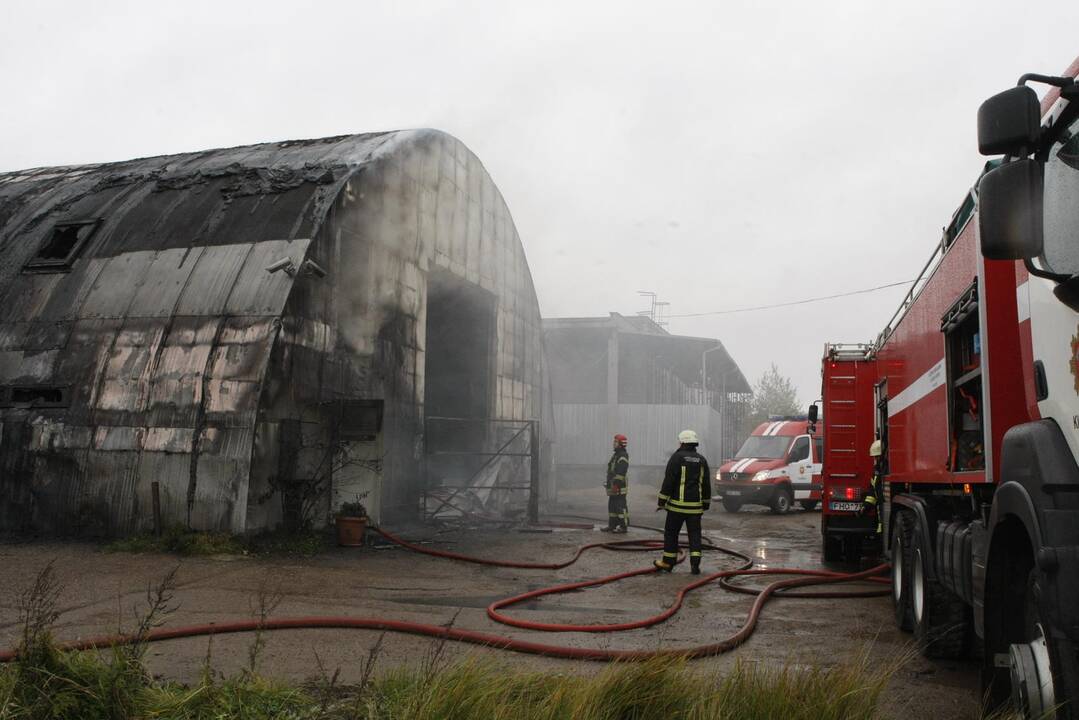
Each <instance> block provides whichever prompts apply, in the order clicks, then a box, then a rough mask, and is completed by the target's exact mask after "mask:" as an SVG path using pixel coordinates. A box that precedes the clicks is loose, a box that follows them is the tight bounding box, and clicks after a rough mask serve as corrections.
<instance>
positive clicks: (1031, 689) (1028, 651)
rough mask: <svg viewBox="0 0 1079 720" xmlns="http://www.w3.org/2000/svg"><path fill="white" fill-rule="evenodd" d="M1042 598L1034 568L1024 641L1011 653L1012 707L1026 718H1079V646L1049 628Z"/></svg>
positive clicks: (1028, 589)
mask: <svg viewBox="0 0 1079 720" xmlns="http://www.w3.org/2000/svg"><path fill="white" fill-rule="evenodd" d="M1041 597H1042V589H1041V582H1040V573H1039V571H1038V569H1037V568H1032V569H1031V570H1030V573H1029V575H1028V576H1027V585H1026V597H1025V601H1024V607H1023V636H1024V637H1023V639H1024V642H1020V643H1013V644H1012V645H1011V646H1010V647H1009V652H1008V655H1009V660H1010V664H1011V669H1010V675H1011V694H1012V706H1013V707H1014V708H1015V709H1017V710H1018V711H1019V712H1021V713H1023V714H1024V716H1026V717H1057V718H1058V719H1059V720H1074V719H1075V718H1079V708H1076V707H1073V703H1074V702H1076V700H1077V699H1079V648H1077V647H1076V646H1075V644H1074V643H1072V642H1071V641H1070V640H1068V639H1067V637H1065V635H1064V633H1061V632H1057V633H1054V632H1051V631H1050V630H1049V625H1047V624H1046V614H1045V613H1044V612H1043V609H1042V606H1041V602H1040V599H1041ZM1047 679H1051V683H1049V684H1048V687H1046V680H1047ZM1054 708H1055V709H1056V713H1055V715H1054V713H1053V710H1054Z"/></svg>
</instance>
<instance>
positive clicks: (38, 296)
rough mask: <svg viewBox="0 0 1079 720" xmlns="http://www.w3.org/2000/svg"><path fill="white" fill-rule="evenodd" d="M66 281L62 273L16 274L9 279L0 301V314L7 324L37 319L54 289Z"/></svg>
mask: <svg viewBox="0 0 1079 720" xmlns="http://www.w3.org/2000/svg"><path fill="white" fill-rule="evenodd" d="M66 279H67V276H66V275H65V274H63V273H43V274H41V273H35V274H25V273H22V274H18V275H15V277H13V278H12V279H11V283H10V284H9V285H8V288H7V292H6V293H4V294H3V299H2V300H0V313H3V317H4V319H5V320H7V321H9V322H26V321H29V320H35V319H37V318H39V317H40V316H41V314H42V312H43V310H44V309H45V307H46V306H47V305H48V302H49V298H50V297H51V296H52V294H53V292H55V291H56V288H57V287H58V286H59V285H60V284H61V283H63V282H64V281H65V280H66Z"/></svg>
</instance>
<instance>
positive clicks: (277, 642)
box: [0, 485, 978, 718]
mask: <svg viewBox="0 0 1079 720" xmlns="http://www.w3.org/2000/svg"><path fill="white" fill-rule="evenodd" d="M653 498H654V492H653V491H651V490H648V489H646V488H642V487H641V486H639V485H638V486H635V487H633V488H632V489H631V495H630V511H631V522H639V523H641V524H660V523H661V522H662V514H653V512H652V511H651V508H652V504H653V502H654V501H653ZM604 503H605V498H604V497H603V496H602V490H601V489H599V488H597V489H596V490H595V491H592V490H589V491H574V492H563V493H562V494H561V495H560V497H559V510H560V511H561V512H565V513H572V514H584V515H588V516H591V517H596V518H599V517H603V516H604V515H605V504H604ZM551 519H554V518H553V516H552V518H551ZM570 522H580V521H579V520H575V521H570ZM819 524H820V514H819V513H818V512H805V511H802V510H797V511H795V512H792V513H790V514H788V515H784V516H777V515H773V514H771V513H770V512H768V511H767V510H765V509H764V508H755V507H749V508H746V509H743V510H742V511H741V512H739V513H736V514H727V513H724V512H723V511H722V510H721V509H718V504H717V505H716V506H713V509H712V512H711V513H709V514H708V515H706V518H705V523H704V526H705V532H706V534H707V535H708V536H709V537H710V538H711V539H712V540H713V541H714V542H717V543H719V544H722V545H727V546H729V547H732V548H735V549H738V550H741V551H743V552H746V553H747V554H750V555H751V556H752V557H753V558H754V560H755V561H756V563H757V566H758V567H799V568H819V567H821V561H820V534H819ZM405 534H406V535H407V536H408V537H410V538H420V537H423V538H426V539H428V540H430V541H431V542H432V545H431V547H438V548H445V549H452V550H455V551H458V552H464V553H470V554H476V555H483V556H485V557H494V558H505V559H521V560H537V561H552V560H555V559H561V558H565V557H568V556H570V555H572V553H573V551H574V550H575V549H576V548H577V547H578V546H579V545H582V544H585V543H589V542H595V541H597V540H601V539H604V538H606V537H608V536H606V535H605V534H601V533H599V532H598V531H597V530H596V529H591V530H586V529H556V530H553V531H552V532H542V533H536V532H520V531H519V530H517V529H498V530H493V529H486V528H467V529H455V530H441V531H440V530H439V529H438V528H435V527H427V528H412V529H410V530H409V531H408V532H407V533H405ZM628 537H631V538H654V537H656V534H655V533H653V532H650V531H648V530H644V529H638V528H634V529H631V531H630V534H629V535H628ZM652 558H653V555H652V554H640V553H616V552H609V551H603V550H597V551H593V552H590V553H588V554H586V555H585V556H584V557H583V558H582V559H581V561H580V562H578V563H576V564H574V565H571V566H570V567H568V568H565V569H563V570H558V571H544V570H515V569H507V568H492V567H482V566H476V565H467V564H462V563H458V562H453V561H448V560H440V559H436V558H430V557H426V556H418V555H416V554H413V553H410V552H408V551H405V550H401V549H396V548H387V549H376V548H363V549H359V550H355V549H334V550H331V551H327V552H326V553H324V554H322V555H319V556H317V557H313V558H288V557H271V558H262V557H259V558H252V557H237V556H216V557H208V558H177V557H173V556H169V555H157V554H139V555H132V554H123V553H107V552H103V551H102V550H101V549H100V547H98V546H95V545H91V544H76V543H43V542H32V543H29V542H8V543H5V544H2V545H0V568H3V571H2V573H0V642H2V643H3V644H4V645H9V646H10V645H12V644H13V643H14V642H15V641H16V637H17V634H18V616H17V609H16V603H15V600H16V595H17V593H18V591H19V590H20V589H22V588H25V587H27V586H28V585H29V584H30V583H31V582H32V580H33V577H34V575H35V574H36V573H37V572H38V571H39V570H40V569H41V568H42V567H44V566H45V565H46V564H47V563H48V562H50V561H51V562H53V563H54V567H55V569H56V572H57V574H58V577H59V578H60V580H61V581H62V582H63V585H64V589H63V592H62V596H61V609H62V611H63V612H62V614H61V616H60V618H59V620H58V621H57V624H56V635H57V637H58V638H60V639H63V640H68V639H75V638H79V637H86V636H90V635H96V634H100V633H108V632H114V631H115V630H116V629H117V627H130V626H131V623H132V621H133V617H134V611H133V608H135V607H137V606H139V605H140V604H144V597H145V593H146V589H147V586H148V585H150V584H153V583H154V582H155V581H156V580H158V579H159V578H160V577H161V576H163V575H164V574H165V573H166V572H167V571H168V570H169V569H170V568H173V567H175V566H177V565H179V570H178V573H177V579H178V589H177V593H176V604H177V605H178V607H177V608H176V610H175V611H174V612H173V613H172V615H171V616H170V617H169V618H168V620H167V624H168V625H180V624H189V623H209V622H215V621H217V622H220V621H225V620H235V619H247V618H250V617H251V616H252V612H253V608H254V607H255V606H256V605H257V596H258V589H259V588H260V587H268V588H272V589H273V590H275V591H278V592H280V593H282V595H283V598H282V600H281V603H280V605H279V607H278V608H277V610H276V611H275V613H274V616H276V617H284V616H291V615H362V616H383V617H388V618H393V619H401V620H415V621H422V622H434V623H450V622H453V623H454V624H455V625H456V626H457V627H461V628H467V629H474V630H482V631H486V632H493V633H499V634H505V635H510V636H513V637H520V638H527V639H532V640H539V641H541V642H548V643H550V642H557V643H560V644H564V645H572V646H579V647H603V648H656V647H680V646H691V645H698V644H703V643H709V642H715V641H716V640H718V639H720V638H722V637H725V636H727V635H729V634H731V633H733V632H734V631H735V630H737V629H738V628H739V627H740V626H741V624H742V622H743V620H744V618H745V614H746V610H747V608H748V607H749V604H750V602H751V599H750V598H749V597H748V596H745V595H738V594H734V593H729V592H725V591H723V590H722V589H720V588H718V587H714V588H713V587H707V588H702V589H701V590H698V591H697V592H696V593H693V594H691V595H690V596H689V599H688V601H687V603H686V605H685V606H684V607H683V609H682V611H681V612H680V613H679V614H678V615H677V616H676V617H675V618H673V619H672V620H670V621H668V622H666V623H664V624H662V625H659V626H655V627H652V628H648V629H642V630H635V631H630V632H625V633H620V634H617V635H593V634H587V633H562V634H558V635H551V634H549V633H536V632H530V631H525V630H516V629H512V628H505V627H503V626H500V625H497V624H495V623H493V622H492V621H490V620H489V619H488V618H487V616H486V614H485V611H484V609H485V608H486V606H487V605H488V604H489V603H490V602H491V601H492V600H494V599H496V598H499V597H505V596H507V595H510V594H516V593H519V592H522V591H524V590H527V589H533V588H538V587H543V586H546V585H551V584H557V583H565V582H572V581H577V580H582V579H588V578H593V577H596V576H599V575H608V574H612V573H615V572H618V571H623V570H629V569H633V568H637V567H641V566H642V565H645V564H647V563H650V562H651V560H652ZM704 563H705V569H706V571H707V570H714V569H720V568H724V567H731V566H733V565H734V564H735V561H734V560H732V559H729V558H726V557H724V556H720V555H718V554H714V553H712V554H709V553H706V554H705V558H704ZM836 569H848V570H849V569H853V568H836ZM688 579H689V575H688V573H687V572H686V569H685V568H681V567H680V568H678V569H677V570H676V571H675V572H674V573H672V574H671V575H662V576H656V575H647V576H642V577H638V578H631V579H628V580H625V581H623V582H621V583H618V584H616V585H609V586H605V587H602V588H596V589H590V590H585V591H578V592H575V593H570V594H567V595H562V596H556V597H554V598H550V599H544V600H542V601H536V602H531V603H528V604H525V605H521V606H517V607H515V608H512V609H511V610H512V612H513V614H515V615H516V616H518V617H522V618H526V619H532V620H541V621H548V622H565V621H572V622H604V621H606V622H617V621H625V620H628V619H633V618H638V617H641V616H644V615H651V614H654V613H656V612H658V611H660V610H662V609H663V608H665V607H666V606H667V605H668V604H669V602H670V601H671V599H672V597H673V595H674V593H675V592H676V591H677V589H678V588H679V587H681V586H682V585H684V584H685V583H686V582H687V581H688ZM378 638H379V633H377V632H373V631H341V630H289V631H280V632H276V633H271V634H270V635H269V637H268V638H267V643H266V647H265V649H264V651H263V652H262V654H261V655H260V657H259V660H258V662H259V669H260V670H261V671H262V672H264V673H265V674H268V675H272V676H275V677H280V678H287V679H291V680H295V681H300V680H304V679H309V678H312V677H315V676H317V675H319V674H320V673H321V672H323V671H325V672H326V673H327V674H333V673H334V672H335V671H337V670H339V671H340V681H341V682H346V683H347V682H352V681H355V680H357V679H358V678H359V677H360V676H361V674H362V672H363V666H364V664H365V662H366V659H367V658H368V655H369V652H370V649H371V648H372V646H373V645H374V644H375V643H376V641H377V640H378ZM251 642H252V637H251V636H250V635H231V636H220V637H216V638H214V639H213V641H212V643H210V642H208V641H207V639H206V638H192V639H181V640H172V641H168V642H162V643H157V644H155V645H153V646H152V647H151V648H150V650H149V653H148V657H147V662H148V665H149V667H150V669H151V671H152V672H154V673H155V674H156V675H159V676H161V677H165V678H169V679H175V680H180V681H190V680H193V679H195V678H196V677H197V676H198V675H199V674H200V673H201V672H202V669H203V667H204V666H205V663H206V662H207V657H208V656H209V661H210V663H211V665H212V667H213V668H214V669H215V671H218V672H221V673H224V674H230V673H233V672H236V671H238V670H239V669H241V668H243V667H245V666H246V665H247V663H248V649H249V647H250V646H251ZM910 642H911V638H910V636H909V635H907V634H904V633H901V632H900V631H898V630H897V629H896V628H895V625H894V622H893V620H892V610H891V600H890V598H888V597H883V598H870V599H857V600H823V599H822V600H796V599H778V600H775V601H773V602H771V603H769V604H768V605H767V607H766V608H765V610H764V613H763V616H762V619H761V622H760V624H759V625H758V628H757V631H756V633H755V634H754V635H753V637H752V638H751V639H750V640H749V641H748V642H747V643H746V644H744V645H743V646H742V647H740V648H738V649H737V650H735V651H734V652H731V653H728V654H727V655H723V656H720V657H717V658H710V659H705V660H700V661H696V665H697V666H698V667H700V668H702V669H720V670H722V669H724V668H728V667H730V666H731V665H732V664H733V663H734V662H736V661H738V660H740V661H742V662H753V663H764V664H767V665H778V664H782V663H793V664H816V665H830V664H834V663H837V662H841V661H843V660H845V659H848V658H850V657H852V656H856V655H857V654H858V653H862V652H868V653H869V655H870V657H871V662H874V663H881V664H884V663H888V662H891V661H892V660H893V659H894V658H896V657H898V656H903V655H907V656H910V659H909V661H908V662H907V663H906V664H905V665H904V667H903V669H902V670H900V672H899V673H898V674H897V675H896V677H895V678H894V680H893V682H892V684H891V686H890V688H889V690H888V694H887V708H888V714H889V715H891V716H893V717H897V718H898V717H904V716H912V715H913V716H914V717H935V718H973V717H976V716H977V699H978V695H977V688H978V680H977V667H976V664H975V663H974V662H972V661H928V660H924V659H923V658H921V657H920V656H918V655H917V654H916V653H915V652H914V651H913V650H912V648H911V645H910ZM436 655H437V656H438V657H439V658H440V659H442V660H452V659H455V658H463V657H466V656H491V657H493V658H495V659H496V660H497V661H498V662H500V663H503V664H505V665H507V666H511V667H518V668H527V669H534V670H535V669H544V670H548V671H552V672H569V673H588V672H594V671H595V670H596V669H597V668H599V667H600V665H599V664H597V663H591V662H581V661H567V660H551V659H546V658H539V657H535V656H530V655H520V654H515V653H510V652H503V651H495V650H484V649H481V648H477V647H475V646H471V645H464V644H453V643H449V644H445V645H443V646H440V645H439V644H438V643H436V642H434V641H432V640H430V639H424V638H418V637H411V636H405V635H386V636H385V639H384V641H383V643H382V647H381V650H380V652H379V654H378V657H377V659H376V661H375V672H379V673H380V672H385V671H386V670H388V669H391V668H394V667H398V666H401V665H404V664H413V665H418V664H423V663H425V662H430V661H431V658H432V657H433V656H436ZM320 668H322V670H320Z"/></svg>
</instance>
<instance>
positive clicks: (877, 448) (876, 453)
mask: <svg viewBox="0 0 1079 720" xmlns="http://www.w3.org/2000/svg"><path fill="white" fill-rule="evenodd" d="M880 455H881V444H880V440H874V441H873V444H872V445H870V446H869V456H870V457H880Z"/></svg>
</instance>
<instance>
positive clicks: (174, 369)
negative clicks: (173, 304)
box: [147, 318, 223, 427]
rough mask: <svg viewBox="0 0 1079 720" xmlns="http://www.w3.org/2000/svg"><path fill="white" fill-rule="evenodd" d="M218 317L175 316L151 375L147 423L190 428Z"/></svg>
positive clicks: (192, 423)
mask: <svg viewBox="0 0 1079 720" xmlns="http://www.w3.org/2000/svg"><path fill="white" fill-rule="evenodd" d="M221 322H223V321H221V320H219V319H217V318H176V319H175V320H174V321H173V323H172V326H171V327H170V328H169V333H168V336H167V337H166V338H165V339H164V347H163V348H162V349H161V352H160V353H159V354H158V357H157V361H156V363H155V364H154V367H153V370H152V375H151V377H150V388H149V396H148V399H147V411H148V421H147V422H148V424H150V425H156V426H162V427H171V426H187V427H193V426H194V423H195V415H196V412H197V410H198V408H199V406H200V405H201V403H202V395H203V388H202V384H203V383H202V380H203V374H204V373H205V371H206V363H207V360H208V359H209V357H210V353H211V352H212V351H213V343H214V338H215V337H216V335H217V331H218V325H219V324H220V323H221Z"/></svg>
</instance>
